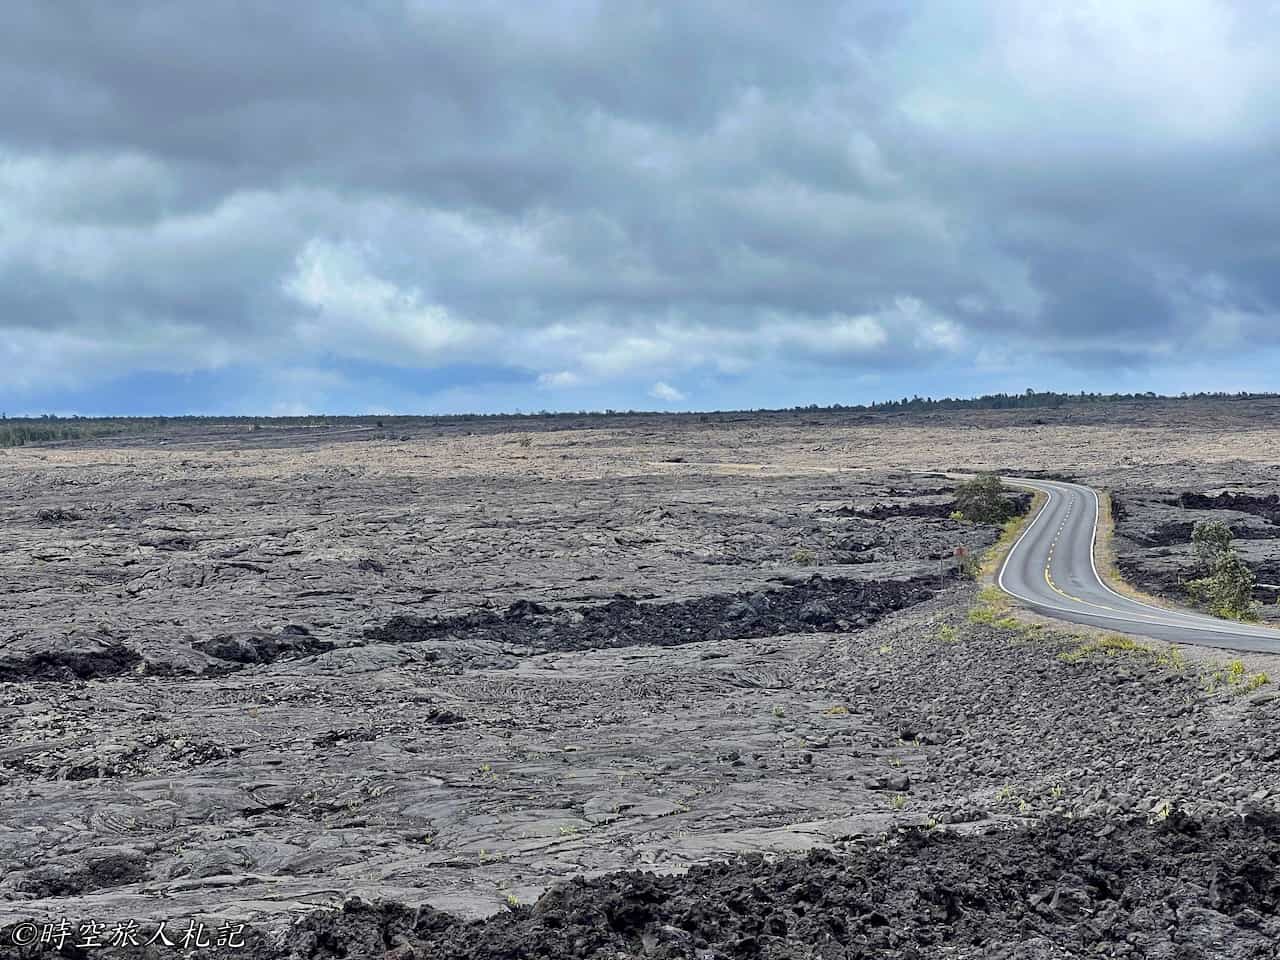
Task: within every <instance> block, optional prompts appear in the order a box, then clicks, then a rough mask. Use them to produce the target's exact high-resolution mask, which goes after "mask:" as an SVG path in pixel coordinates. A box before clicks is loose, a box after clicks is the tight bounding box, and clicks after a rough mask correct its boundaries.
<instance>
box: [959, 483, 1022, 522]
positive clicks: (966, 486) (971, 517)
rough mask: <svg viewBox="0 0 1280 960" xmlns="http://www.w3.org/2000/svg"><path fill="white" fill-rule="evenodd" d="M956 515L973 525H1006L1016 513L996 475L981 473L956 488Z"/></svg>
mask: <svg viewBox="0 0 1280 960" xmlns="http://www.w3.org/2000/svg"><path fill="white" fill-rule="evenodd" d="M955 512H956V513H958V514H960V516H961V517H963V518H964V519H965V520H968V521H969V522H971V523H1004V521H1006V520H1008V519H1009V518H1010V517H1012V516H1013V515H1014V513H1015V512H1016V508H1015V507H1014V505H1013V503H1012V502H1011V501H1010V500H1009V499H1008V498H1007V497H1005V495H1004V485H1003V484H1002V483H1001V482H1000V478H999V477H997V476H996V475H995V474H994V473H980V474H978V475H977V476H976V477H974V478H973V479H972V480H966V481H965V482H964V483H962V484H960V485H959V486H957V487H956V511H955Z"/></svg>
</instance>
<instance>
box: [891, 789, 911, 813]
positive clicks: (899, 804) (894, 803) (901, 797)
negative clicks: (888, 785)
mask: <svg viewBox="0 0 1280 960" xmlns="http://www.w3.org/2000/svg"><path fill="white" fill-rule="evenodd" d="M906 805H907V797H906V794H902V793H895V794H894V795H893V796H892V797H890V798H889V806H891V807H893V809H895V810H901V809H902V808H903V807H905V806H906Z"/></svg>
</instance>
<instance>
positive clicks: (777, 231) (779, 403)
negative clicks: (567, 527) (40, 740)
mask: <svg viewBox="0 0 1280 960" xmlns="http://www.w3.org/2000/svg"><path fill="white" fill-rule="evenodd" d="M1278 49H1280V3H1278V2H1274V0H1241V2H1226V0H1159V2H1147V0H1127V2H1124V3H1116V2H1114V0H1097V2H1095V0H1071V2H1058V0H984V2H981V3H979V2H973V0H965V2H953V0H887V2H881V0H860V2H845V3H837V2H827V0H806V2H805V3H804V4H795V3H793V2H771V0H758V2H752V3H741V2H739V0H670V2H663V3H658V2H645V0H617V2H587V0H564V2H561V0H542V2H539V3H529V4H525V3H513V2H509V0H502V2H494V0H457V2H446V0H353V2H350V3H343V4H318V3H313V2H289V0H277V2H273V3H270V4H263V3H256V2H236V0H225V2H217V3H209V2H204V0H201V2H184V0H157V2H142V0H117V2H113V3H100V2H97V0H79V2H77V0H60V2H57V3H49V2H46V0H7V2H6V3H4V4H3V5H0V90H2V91H4V93H3V94H0V409H3V410H4V411H5V412H7V413H8V414H9V415H10V416H14V415H21V414H40V413H56V414H73V413H78V414H82V415H95V414H188V413H208V414H259V415H268V414H302V413H452V412H470V411H475V412H496V411H515V410H520V411H524V412H529V411H536V410H544V409H545V410H588V409H605V408H614V409H650V410H655V409H656V410H666V409H671V410H700V409H701V410H705V409H728V408H759V407H783V406H792V405H796V404H809V403H819V404H830V403H859V402H867V401H872V400H879V399H889V398H893V397H900V396H904V395H914V394H919V395H921V396H942V395H973V394H979V393H987V392H993V391H1000V390H1011V391H1021V390H1022V389H1024V388H1026V387H1029V386H1030V387H1035V388H1037V389H1058V390H1068V391H1073V392H1074V391H1077V390H1081V389H1085V390H1105V391H1112V390H1118V391H1146V390H1155V391H1157V392H1161V393H1176V392H1180V391H1183V390H1186V391H1195V390H1268V389H1280V376H1277V373H1276V372H1277V371H1280V102H1278V101H1280V57H1277V56H1276V55H1275V53H1276V51H1277V50H1278Z"/></svg>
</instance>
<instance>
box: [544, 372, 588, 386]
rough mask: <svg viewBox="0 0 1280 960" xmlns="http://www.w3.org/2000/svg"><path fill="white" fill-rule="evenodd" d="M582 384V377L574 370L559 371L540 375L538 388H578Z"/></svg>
mask: <svg viewBox="0 0 1280 960" xmlns="http://www.w3.org/2000/svg"><path fill="white" fill-rule="evenodd" d="M581 383H582V377H581V376H580V375H578V374H576V373H574V372H573V371H572V370H557V371H555V373H540V374H538V386H540V387H547V388H550V389H556V390H558V389H563V388H567V387H576V386H578V385H579V384H581Z"/></svg>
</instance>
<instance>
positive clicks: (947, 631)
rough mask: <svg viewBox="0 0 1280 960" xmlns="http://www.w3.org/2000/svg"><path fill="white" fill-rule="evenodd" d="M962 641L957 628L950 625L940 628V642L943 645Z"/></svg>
mask: <svg viewBox="0 0 1280 960" xmlns="http://www.w3.org/2000/svg"><path fill="white" fill-rule="evenodd" d="M959 639H960V636H959V634H958V633H957V632H956V628H955V627H953V626H951V624H949V623H944V624H943V625H942V626H940V627H939V628H938V640H939V641H940V642H942V643H955V642H956V641H957V640H959Z"/></svg>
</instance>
